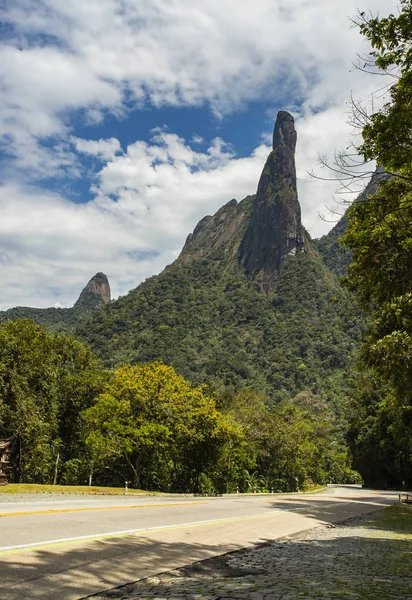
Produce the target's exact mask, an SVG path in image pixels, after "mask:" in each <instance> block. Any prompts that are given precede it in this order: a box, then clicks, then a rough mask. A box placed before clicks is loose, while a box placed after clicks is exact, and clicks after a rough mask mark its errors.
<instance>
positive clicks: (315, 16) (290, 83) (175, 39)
mask: <svg viewBox="0 0 412 600" xmlns="http://www.w3.org/2000/svg"><path fill="white" fill-rule="evenodd" d="M358 6H359V4H358V0H347V2H344V3H343V2H342V1H341V0H312V1H311V2H307V0H256V1H255V2H254V3H252V4H251V3H250V1H249V0H236V1H234V0H208V2H202V1H201V0H168V2H165V1H164V0H150V1H148V2H142V1H140V2H137V1H136V0H88V1H87V2H85V1H84V0H68V1H66V2H61V0H41V1H39V2H32V0H19V1H18V2H13V1H11V0H10V1H9V2H6V8H5V10H4V12H3V15H2V17H3V20H4V21H6V22H8V23H9V24H12V25H13V26H14V27H15V31H14V32H13V34H12V35H11V36H10V38H9V39H8V40H7V39H6V40H3V45H2V46H1V47H0V80H1V81H2V88H1V89H2V94H3V100H2V103H1V105H0V128H1V134H2V136H3V143H4V147H5V149H6V152H7V153H8V156H9V159H8V161H7V171H6V176H7V183H6V184H5V185H4V187H3V188H2V190H1V198H0V205H1V210H2V219H1V223H0V236H1V238H0V239H1V241H0V262H1V265H2V281H3V282H4V289H6V294H4V295H3V298H2V305H3V307H7V306H10V305H13V304H17V303H24V304H32V305H39V304H40V305H47V304H54V302H55V301H56V294H57V298H58V300H59V299H62V298H63V299H67V302H68V304H70V303H72V301H73V300H74V299H75V295H76V294H77V292H78V291H79V288H81V287H82V285H83V284H84V283H85V282H86V281H87V279H88V277H90V275H92V274H93V272H94V271H100V270H103V271H106V272H107V273H108V275H109V276H110V277H111V279H112V281H113V287H114V292H115V294H118V293H124V292H125V291H126V290H127V289H128V288H130V287H133V286H134V285H136V283H137V282H138V281H139V280H141V279H142V278H144V277H145V276H147V275H150V274H152V273H153V272H154V271H156V270H159V269H160V268H161V267H162V266H164V265H165V264H166V263H167V262H170V261H171V260H172V259H173V258H174V256H175V255H176V253H177V252H178V250H179V248H180V246H181V244H182V242H183V240H184V238H185V236H186V235H187V233H188V232H189V231H190V230H192V229H193V226H194V224H195V223H196V220H197V219H199V218H201V217H202V216H204V215H205V214H207V213H213V212H214V211H215V210H217V209H218V208H219V206H220V205H221V204H222V203H224V202H226V201H227V200H229V199H231V198H232V197H237V198H238V199H240V198H242V197H243V196H245V195H246V194H247V193H251V192H254V191H255V189H256V184H257V180H258V177H259V173H260V170H261V168H262V166H263V162H264V160H265V158H266V153H267V148H265V147H264V146H260V147H259V148H257V149H256V150H255V152H254V153H253V154H252V155H251V156H250V157H248V158H244V159H239V158H236V156H235V155H234V150H233V149H232V148H230V147H229V146H227V145H226V144H225V143H224V141H223V140H221V139H219V138H216V139H215V140H214V141H213V142H212V143H211V145H210V147H209V149H208V150H207V151H204V152H200V151H199V152H196V151H194V150H193V148H192V147H191V146H190V145H188V144H187V143H185V142H184V141H183V140H181V139H180V138H179V137H178V136H176V135H174V134H173V133H167V132H164V131H162V130H157V131H156V133H155V137H154V139H153V140H152V142H150V143H146V142H143V141H136V142H135V143H134V144H131V145H130V146H129V147H128V148H127V150H126V151H125V152H124V153H123V154H122V153H121V147H120V143H119V141H118V140H117V139H116V138H115V137H110V138H107V139H100V140H85V139H81V138H79V137H74V136H73V130H72V115H73V114H76V115H77V118H78V119H83V122H84V123H85V124H88V125H92V124H96V123H99V122H102V120H103V119H104V116H105V115H106V114H107V113H110V114H112V115H117V116H121V115H122V116H124V115H125V114H127V111H128V110H129V109H130V106H131V105H134V106H135V107H137V108H138V107H141V106H143V105H151V106H152V107H153V106H155V107H156V106H158V107H160V106H167V105H180V106H200V105H206V106H209V107H210V108H211V110H212V111H213V112H214V114H215V115H216V116H219V117H222V116H224V115H225V114H228V113H231V112H232V111H234V110H237V109H238V108H239V107H242V106H243V107H244V106H246V105H247V103H248V102H250V101H252V100H260V101H265V102H269V101H270V102H272V103H273V106H274V107H275V108H274V109H273V115H272V116H273V117H274V116H275V109H277V108H280V107H282V108H284V109H288V110H291V111H294V113H295V114H296V116H297V117H298V119H297V127H298V135H299V145H298V174H299V189H300V197H301V203H302V211H303V218H304V223H305V225H306V226H307V227H308V228H309V230H310V232H311V233H312V234H313V235H319V234H321V233H323V232H324V231H325V228H326V226H325V224H323V223H322V222H321V221H320V220H319V219H318V217H317V214H318V212H319V211H321V210H322V206H323V205H324V204H328V199H329V198H330V195H331V193H332V192H333V188H334V187H335V186H334V184H329V185H328V184H323V183H321V182H317V181H312V180H308V179H307V177H306V169H311V168H313V167H314V165H315V164H316V162H317V155H318V154H329V155H330V154H331V153H333V150H334V149H335V148H341V147H342V146H344V145H345V144H346V142H347V139H348V136H349V128H348V126H346V125H345V121H346V117H347V115H346V108H345V101H346V100H347V98H348V95H349V92H350V90H353V93H354V95H355V97H357V98H366V99H367V98H368V96H369V94H371V93H372V92H373V90H374V89H375V88H376V87H378V85H377V82H376V80H375V79H374V78H373V77H370V78H368V77H367V76H366V75H365V74H363V73H360V72H358V71H356V70H353V69H352V68H351V61H352V60H353V59H354V57H355V56H356V53H358V52H362V51H364V50H365V49H366V48H367V46H366V44H365V41H364V40H362V38H361V36H359V33H358V32H357V30H356V29H353V28H351V27H350V24H349V19H348V16H351V15H353V14H355V13H356V10H357V8H358ZM359 8H361V9H363V7H362V6H359ZM367 8H368V9H370V10H371V11H372V12H381V13H382V14H387V13H389V12H390V11H391V10H392V11H394V10H396V2H395V1H394V0H369V1H368V7H367ZM380 83H381V82H380V81H379V86H380ZM260 133H262V132H257V134H258V135H259V134H260ZM108 135H111V133H109V134H108ZM193 143H194V144H196V143H202V141H201V139H199V136H196V135H195V136H194V137H193ZM202 148H203V146H202ZM85 153H86V154H89V155H94V156H96V157H98V158H99V159H100V160H102V161H107V164H106V165H105V166H104V167H103V169H102V170H101V172H100V174H99V177H98V179H97V180H96V182H95V184H94V188H93V191H94V193H95V194H96V198H95V200H93V201H92V202H89V203H88V204H84V205H81V204H77V205H75V204H72V203H71V202H69V201H68V200H66V199H65V198H64V197H63V195H62V194H60V195H59V194H51V193H49V192H47V191H45V190H44V189H42V188H41V187H39V186H38V187H35V186H33V185H29V184H33V182H34V181H35V179H36V177H37V178H42V177H50V176H55V175H57V174H59V173H61V172H64V173H65V174H66V176H69V177H78V176H79V175H80V166H79V154H85ZM113 196H114V197H115V198H116V202H115V201H113ZM153 252H158V253H159V254H158V255H156V257H154V255H153V254H152V255H151V254H150V253H153ZM142 253H149V254H142ZM142 256H146V258H144V259H142V258H141V257H142ZM150 256H151V258H150ZM136 257H140V258H136ZM50 281H53V284H52V287H51V288H50V287H49V286H50ZM56 290H58V291H57V292H56Z"/></svg>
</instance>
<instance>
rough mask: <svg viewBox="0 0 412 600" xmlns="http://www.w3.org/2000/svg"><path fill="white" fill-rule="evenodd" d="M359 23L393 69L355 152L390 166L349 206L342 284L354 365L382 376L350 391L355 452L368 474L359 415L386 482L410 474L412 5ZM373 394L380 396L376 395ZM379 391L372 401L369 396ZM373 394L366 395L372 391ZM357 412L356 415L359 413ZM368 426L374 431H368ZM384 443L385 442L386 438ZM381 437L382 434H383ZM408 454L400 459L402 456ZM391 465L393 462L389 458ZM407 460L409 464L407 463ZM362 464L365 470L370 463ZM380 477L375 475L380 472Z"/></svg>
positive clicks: (384, 66) (385, 66) (378, 59)
mask: <svg viewBox="0 0 412 600" xmlns="http://www.w3.org/2000/svg"><path fill="white" fill-rule="evenodd" d="M360 30H361V33H362V34H363V35H365V36H366V37H367V38H368V39H369V40H370V42H371V44H372V47H373V51H372V53H371V56H372V59H373V60H374V62H375V64H376V66H377V67H378V68H379V69H381V70H382V71H384V72H387V73H390V74H391V75H392V76H393V77H394V83H393V85H392V86H391V87H390V89H389V97H388V100H387V102H386V103H385V105H384V106H383V108H382V109H381V110H379V111H377V112H376V113H374V114H372V115H371V116H370V117H369V119H368V122H367V123H366V125H365V127H364V129H363V143H362V144H361V146H360V147H359V152H360V153H361V154H362V155H363V156H364V158H365V159H366V160H370V159H375V160H376V161H377V163H378V164H379V165H382V166H383V168H384V169H385V170H386V171H388V172H390V173H392V175H393V176H392V177H391V178H389V179H387V180H385V181H381V183H380V185H379V186H378V190H377V192H376V193H375V194H373V195H371V196H369V197H368V199H367V200H366V201H364V202H357V203H355V204H354V205H353V207H352V208H351V210H350V211H349V227H348V230H347V232H346V233H345V235H344V236H343V242H344V244H345V245H346V246H348V247H349V248H350V249H351V250H352V263H351V265H350V267H349V273H348V277H347V285H348V287H349V288H350V289H351V290H352V291H353V292H354V293H355V294H356V296H357V298H358V300H359V302H360V304H361V306H362V308H363V309H364V311H365V313H366V315H367V319H368V322H369V326H368V332H367V335H366V337H365V339H364V342H363V345H362V349H361V366H362V368H363V370H364V371H365V372H367V373H368V376H369V377H370V378H374V379H376V380H377V381H378V380H379V381H380V382H381V383H376V384H375V385H374V392H373V393H372V392H371V390H370V386H368V385H363V386H361V389H363V390H364V397H363V401H362V400H361V399H360V398H359V394H355V397H356V400H355V406H356V407H357V410H355V411H354V413H353V414H354V421H353V427H352V433H351V436H352V437H351V439H352V445H353V448H354V454H355V457H357V458H358V461H359V464H362V465H363V472H364V473H366V474H367V472H368V471H367V468H366V467H365V460H364V454H362V448H364V446H363V443H364V440H365V439H366V438H365V435H366V433H365V426H366V425H365V420H366V422H367V423H368V425H367V427H368V429H369V433H368V435H367V438H368V440H369V441H368V444H369V450H365V452H368V456H369V463H370V462H371V461H372V460H373V459H372V457H373V452H371V451H370V444H371V440H374V444H375V462H376V461H377V460H378V456H379V457H380V459H379V460H380V461H381V462H382V452H383V454H385V451H384V448H386V449H387V456H386V458H385V460H386V461H387V462H390V461H388V456H389V454H390V456H391V461H392V466H393V472H394V473H395V472H396V476H394V477H392V478H389V477H386V481H387V482H388V481H389V480H390V483H391V484H395V483H396V484H400V483H402V482H406V481H407V482H409V483H411V482H412V470H411V468H410V466H411V460H412V436H411V427H412V384H411V382H412V225H411V223H412V45H411V42H412V5H411V2H410V1H407V0H402V1H401V2H400V13H399V15H396V16H395V15H390V16H389V17H385V18H378V17H377V18H372V19H363V21H362V22H361V24H360ZM379 394H380V396H379ZM377 396H378V397H380V400H379V401H378V400H377V399H376V398H377ZM372 397H373V401H371V398H372ZM361 414H362V415H363V416H362V418H361V417H360V415H361ZM372 431H373V435H371V432H372ZM389 439H390V440H391V443H390V444H389V443H388V440H389ZM385 440H386V441H385ZM405 456H406V457H407V458H406V461H405V459H404V458H402V457H405ZM396 465H397V466H396ZM408 465H409V466H408ZM370 466H371V465H369V467H368V468H369V473H370V472H371V471H370ZM381 480H382V478H381Z"/></svg>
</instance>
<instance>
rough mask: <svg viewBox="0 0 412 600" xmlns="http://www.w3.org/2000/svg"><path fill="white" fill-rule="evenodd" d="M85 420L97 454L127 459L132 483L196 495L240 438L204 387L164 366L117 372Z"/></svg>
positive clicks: (89, 441)
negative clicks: (200, 485)
mask: <svg viewBox="0 0 412 600" xmlns="http://www.w3.org/2000/svg"><path fill="white" fill-rule="evenodd" d="M83 417H84V420H85V424H86V425H85V435H86V444H87V445H88V447H89V448H90V450H91V452H92V453H93V455H94V456H96V457H97V458H99V459H100V461H103V462H104V461H106V463H107V462H109V463H110V461H112V462H113V461H114V460H115V459H117V458H123V459H124V460H125V461H126V463H127V464H128V466H129V472H130V474H131V479H132V481H133V485H134V486H136V487H138V486H147V487H149V488H152V489H153V488H156V487H158V488H161V489H172V490H175V491H197V490H198V488H199V476H200V475H201V474H202V473H203V476H202V477H201V478H200V481H201V482H203V484H202V485H203V487H204V486H205V485H206V484H205V481H206V479H207V478H210V475H209V473H210V472H213V466H214V465H215V464H216V463H217V462H218V460H219V459H220V457H221V455H222V453H224V450H225V448H226V445H227V444H229V443H232V444H233V440H236V439H237V438H239V437H240V436H241V431H240V428H239V427H237V426H236V425H235V423H233V422H232V421H231V419H230V418H228V417H225V416H224V415H222V414H221V413H220V412H219V411H218V410H217V409H216V406H215V402H214V400H213V399H212V398H210V397H208V396H206V395H205V393H204V391H203V389H202V388H195V387H192V386H191V385H190V384H189V383H188V382H187V381H185V379H184V378H183V377H182V376H180V375H178V374H177V373H176V372H175V371H174V369H173V368H172V367H169V366H167V365H164V364H162V363H146V364H142V365H138V366H135V367H122V368H120V369H118V370H117V371H116V372H115V375H114V379H113V380H112V381H111V382H110V383H109V384H108V386H107V388H106V391H105V392H104V393H102V394H101V395H100V396H99V397H98V399H97V402H96V404H95V405H94V406H92V407H90V408H89V409H87V410H86V411H85V412H84V413H83ZM165 465H167V468H165ZM159 468H160V470H161V471H162V472H163V473H164V476H163V477H160V478H159V477H158V472H159Z"/></svg>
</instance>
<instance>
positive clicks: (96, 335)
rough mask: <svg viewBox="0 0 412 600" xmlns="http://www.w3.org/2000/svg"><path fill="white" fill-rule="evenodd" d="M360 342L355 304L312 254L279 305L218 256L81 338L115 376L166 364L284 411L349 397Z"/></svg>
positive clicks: (159, 283) (174, 274) (155, 287)
mask: <svg viewBox="0 0 412 600" xmlns="http://www.w3.org/2000/svg"><path fill="white" fill-rule="evenodd" d="M359 333H360V319H359V317H358V315H357V313H356V311H355V310H354V309H353V307H352V305H351V303H350V301H349V300H348V294H346V293H345V292H344V291H343V290H342V289H341V287H340V285H339V282H338V280H337V279H336V278H334V276H333V275H331V274H330V273H328V271H327V270H326V268H325V267H324V266H323V265H322V263H321V261H320V259H319V258H318V257H316V256H315V255H307V254H301V255H297V256H295V257H289V258H288V259H287V261H286V262H285V263H284V266H283V269H282V272H281V274H280V278H279V283H278V289H277V292H276V294H274V295H272V296H268V295H266V294H265V293H264V292H262V291H261V289H260V287H259V285H258V284H257V282H256V281H253V280H250V279H247V277H246V276H245V274H244V273H243V272H242V271H241V270H240V269H238V270H236V271H235V272H233V271H229V273H228V272H227V271H226V270H225V269H224V268H222V264H221V261H220V260H218V259H216V257H215V256H213V255H212V256H206V257H201V258H199V259H197V260H193V261H190V262H188V263H186V264H185V263H182V262H177V263H175V264H173V265H171V266H170V267H168V268H167V269H166V270H165V271H164V272H163V273H162V274H161V275H160V276H157V277H153V278H151V279H149V280H147V281H146V282H145V283H144V284H142V285H140V286H139V287H138V288H137V289H136V290H133V291H132V292H130V293H129V294H128V295H127V296H125V297H123V298H121V299H119V300H118V301H116V302H114V303H111V304H110V305H108V306H107V307H105V309H104V310H103V311H101V312H100V313H99V314H98V315H97V316H96V317H94V318H93V319H91V320H89V321H88V322H84V323H83V324H82V325H81V326H80V327H78V329H77V335H78V336H79V337H80V339H84V340H85V341H87V342H88V343H89V344H90V346H91V347H92V348H93V350H94V351H95V352H96V353H97V355H98V356H100V358H101V359H102V360H103V362H104V363H105V364H106V366H108V367H113V366H118V365H121V364H136V363H139V362H142V361H153V360H159V359H161V360H163V361H164V362H165V363H167V364H170V365H172V366H173V367H174V368H175V369H176V370H177V371H178V372H179V373H181V374H182V375H183V376H184V377H186V378H187V379H189V380H190V381H191V382H192V383H193V384H195V385H199V384H201V383H206V382H209V383H210V382H211V381H213V382H215V384H216V385H217V386H219V385H223V386H230V387H232V388H233V389H240V388H242V387H244V386H253V387H254V388H256V389H258V390H260V391H262V392H264V393H266V394H268V395H269V396H270V397H271V398H272V399H273V400H275V401H279V400H282V399H285V398H290V397H291V396H293V395H294V394H297V393H299V392H301V391H302V390H307V389H309V390H312V391H313V392H315V393H319V392H322V393H323V394H324V395H325V397H327V398H328V399H329V400H330V401H333V400H334V398H336V397H337V396H339V395H340V394H342V393H343V392H342V391H343V389H344V387H345V377H344V374H345V373H346V372H347V369H348V365H349V364H350V359H351V353H352V351H353V349H354V348H355V346H356V343H357V340H358V338H359Z"/></svg>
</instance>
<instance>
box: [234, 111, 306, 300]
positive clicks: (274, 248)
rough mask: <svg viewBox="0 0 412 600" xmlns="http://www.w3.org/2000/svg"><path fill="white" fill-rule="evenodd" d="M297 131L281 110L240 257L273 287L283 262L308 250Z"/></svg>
mask: <svg viewBox="0 0 412 600" xmlns="http://www.w3.org/2000/svg"><path fill="white" fill-rule="evenodd" d="M295 148H296V131H295V125H294V119H293V117H292V115H290V114H289V113H288V112H285V111H281V112H279V113H278V116H277V119H276V124H275V129H274V132H273V150H272V152H271V153H270V154H269V156H268V159H267V161H266V164H265V167H264V169H263V172H262V175H261V177H260V181H259V185H258V190H257V194H256V198H255V200H254V203H253V207H252V214H251V217H250V222H249V225H248V228H247V230H246V233H245V235H244V237H243V240H242V242H241V244H240V247H239V259H240V262H241V264H242V265H243V267H244V268H245V270H246V271H247V273H248V274H249V275H250V276H251V277H256V276H257V275H258V274H259V273H262V274H263V287H264V288H265V289H266V290H270V289H271V288H272V287H273V285H274V282H275V280H276V275H277V273H278V272H279V269H280V266H281V263H282V262H283V260H284V259H285V258H286V257H287V256H288V255H290V254H296V253H298V252H302V251H304V249H305V232H304V229H303V226H302V223H301V213H300V205H299V201H298V195H297V188H296V168H295Z"/></svg>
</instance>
